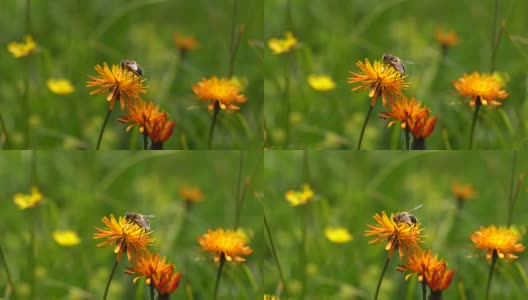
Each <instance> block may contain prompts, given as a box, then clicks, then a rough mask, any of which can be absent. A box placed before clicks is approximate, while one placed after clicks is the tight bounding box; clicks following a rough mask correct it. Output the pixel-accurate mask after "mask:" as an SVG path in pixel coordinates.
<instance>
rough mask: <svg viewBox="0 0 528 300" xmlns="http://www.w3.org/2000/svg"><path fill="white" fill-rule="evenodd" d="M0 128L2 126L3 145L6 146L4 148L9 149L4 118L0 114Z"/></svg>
mask: <svg viewBox="0 0 528 300" xmlns="http://www.w3.org/2000/svg"><path fill="white" fill-rule="evenodd" d="M0 126H2V133H3V134H4V136H5V143H4V145H5V146H6V148H9V139H8V136H7V129H6V126H5V122H4V117H3V116H2V114H1V113H0ZM0 141H1V140H0Z"/></svg>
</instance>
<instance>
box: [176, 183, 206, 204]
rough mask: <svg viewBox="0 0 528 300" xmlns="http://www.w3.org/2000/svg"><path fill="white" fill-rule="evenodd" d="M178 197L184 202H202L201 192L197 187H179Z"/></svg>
mask: <svg viewBox="0 0 528 300" xmlns="http://www.w3.org/2000/svg"><path fill="white" fill-rule="evenodd" d="M180 196H181V197H182V198H183V200H184V201H186V202H192V203H196V202H200V201H202V200H203V196H204V195H203V192H202V190H201V189H200V188H199V187H189V186H186V185H182V186H180Z"/></svg>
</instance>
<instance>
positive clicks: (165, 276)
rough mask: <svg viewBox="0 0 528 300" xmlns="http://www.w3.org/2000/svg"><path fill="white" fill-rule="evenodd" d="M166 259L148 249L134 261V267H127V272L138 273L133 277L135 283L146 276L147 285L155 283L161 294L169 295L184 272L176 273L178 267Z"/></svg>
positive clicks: (130, 273)
mask: <svg viewBox="0 0 528 300" xmlns="http://www.w3.org/2000/svg"><path fill="white" fill-rule="evenodd" d="M165 260H166V258H165V257H161V256H160V254H159V253H156V254H154V255H152V253H150V252H148V251H147V252H144V253H143V254H142V255H140V256H138V257H137V258H136V259H135V260H134V261H133V263H132V267H130V268H127V269H126V270H125V273H127V274H129V275H132V274H135V273H137V274H138V276H137V277H136V278H134V279H133V282H134V283H136V281H137V280H138V279H140V278H141V277H143V276H145V282H146V284H147V285H150V284H153V285H154V287H155V288H156V290H157V291H158V293H159V294H160V295H168V294H170V293H172V292H173V291H174V290H176V289H177V288H178V286H179V285H180V279H181V277H182V273H181V272H176V273H174V269H175V268H176V267H175V266H174V264H172V263H171V262H165Z"/></svg>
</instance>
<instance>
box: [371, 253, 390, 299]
mask: <svg viewBox="0 0 528 300" xmlns="http://www.w3.org/2000/svg"><path fill="white" fill-rule="evenodd" d="M389 262H390V258H389V257H388V256H387V259H386V260H385V265H383V271H381V275H380V278H379V279H378V285H377V286H376V292H375V294H374V300H377V299H378V295H379V291H380V288H381V282H382V281H383V276H384V275H385V271H387V267H388V266H389Z"/></svg>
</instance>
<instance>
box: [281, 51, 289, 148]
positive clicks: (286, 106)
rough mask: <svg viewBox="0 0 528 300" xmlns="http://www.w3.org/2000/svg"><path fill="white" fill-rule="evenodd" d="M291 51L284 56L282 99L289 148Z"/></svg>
mask: <svg viewBox="0 0 528 300" xmlns="http://www.w3.org/2000/svg"><path fill="white" fill-rule="evenodd" d="M290 57H291V55H290V53H286V55H285V57H284V60H285V62H284V91H283V92H282V99H283V103H284V115H285V116H284V120H285V125H286V128H285V138H284V145H285V147H284V148H285V149H287V148H288V144H289V143H290V113H291V105H290V97H289V94H290Z"/></svg>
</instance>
